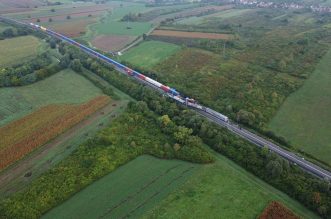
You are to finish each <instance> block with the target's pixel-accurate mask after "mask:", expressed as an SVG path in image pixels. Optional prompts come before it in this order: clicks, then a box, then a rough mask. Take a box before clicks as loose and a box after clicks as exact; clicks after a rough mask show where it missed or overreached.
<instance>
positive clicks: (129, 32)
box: [82, 2, 152, 51]
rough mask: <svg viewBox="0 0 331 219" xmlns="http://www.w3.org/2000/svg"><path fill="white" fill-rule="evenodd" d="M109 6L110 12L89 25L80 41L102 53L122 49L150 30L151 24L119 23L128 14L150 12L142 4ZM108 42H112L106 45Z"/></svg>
mask: <svg viewBox="0 0 331 219" xmlns="http://www.w3.org/2000/svg"><path fill="white" fill-rule="evenodd" d="M111 5H112V10H111V12H107V13H104V14H103V16H102V17H101V18H100V19H99V21H98V22H97V23H95V24H92V25H90V26H89V27H88V31H87V33H86V34H85V35H84V36H82V39H84V40H86V41H89V42H91V43H92V45H93V46H95V47H97V48H100V49H102V50H104V51H114V50H119V49H121V48H123V47H124V46H125V45H127V44H129V43H131V42H132V41H133V40H134V39H136V38H137V37H138V36H141V35H142V34H143V33H147V32H148V31H149V30H150V29H151V28H152V26H151V24H150V23H148V22H122V21H121V19H122V18H123V17H124V16H125V15H127V14H129V13H133V14H135V13H138V12H139V13H143V12H145V11H148V10H151V9H149V8H147V7H146V6H145V5H144V4H141V3H131V2H111ZM121 5H122V6H121ZM128 27H129V28H128ZM113 40H115V42H118V45H115V43H114V41H113ZM110 41H112V42H111V43H110V44H108V43H107V42H110ZM106 44H107V45H106Z"/></svg>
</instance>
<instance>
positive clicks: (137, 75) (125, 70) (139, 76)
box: [30, 23, 229, 123]
mask: <svg viewBox="0 0 331 219" xmlns="http://www.w3.org/2000/svg"><path fill="white" fill-rule="evenodd" d="M30 26H31V27H32V28H34V29H37V30H41V31H43V32H46V33H47V34H49V35H51V36H53V37H55V38H58V39H60V40H63V41H65V42H67V43H70V44H72V45H74V46H77V47H78V48H80V49H81V50H83V51H84V52H86V53H88V54H90V55H92V56H94V57H96V58H99V59H101V60H103V61H105V62H107V63H109V64H111V65H112V66H114V67H115V69H117V70H118V71H120V72H122V73H124V74H126V75H128V76H130V77H134V78H135V79H137V80H139V81H142V82H144V83H147V84H149V85H152V86H153V87H156V88H157V89H159V90H161V91H162V92H164V93H166V94H167V96H168V97H170V98H171V99H173V100H175V101H176V102H178V103H180V104H183V105H186V106H188V107H191V108H194V109H196V110H200V111H203V112H206V113H208V114H210V115H212V116H213V117H216V118H218V119H220V120H222V121H223V122H226V123H228V122H229V119H228V117H227V116H224V115H222V114H221V113H218V112H216V111H214V110H212V109H210V108H207V107H204V106H202V105H200V104H198V103H197V101H195V100H194V99H191V98H188V97H186V98H184V97H182V95H180V93H179V92H178V91H176V90H175V89H174V88H170V87H168V86H166V85H163V84H161V83H159V82H157V81H155V80H153V79H151V78H149V77H147V76H145V75H143V74H141V73H139V72H137V71H135V70H133V69H131V68H129V67H127V66H125V65H123V64H121V63H119V62H117V61H115V60H113V59H111V58H108V57H107V56H104V55H103V54H101V53H98V52H96V51H94V50H92V49H90V48H88V47H86V46H84V45H82V44H80V43H78V42H76V41H74V40H72V39H70V38H68V37H66V36H64V35H62V34H59V33H57V32H54V31H52V30H50V29H48V28H45V27H43V26H40V25H38V24H34V23H30Z"/></svg>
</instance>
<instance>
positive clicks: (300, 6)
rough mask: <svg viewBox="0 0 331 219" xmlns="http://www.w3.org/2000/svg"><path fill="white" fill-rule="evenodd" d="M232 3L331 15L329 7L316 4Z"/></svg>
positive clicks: (252, 0)
mask: <svg viewBox="0 0 331 219" xmlns="http://www.w3.org/2000/svg"><path fill="white" fill-rule="evenodd" d="M232 2H233V3H235V4H239V5H248V6H252V7H259V8H284V9H310V10H312V11H313V12H319V13H331V7H325V6H321V5H318V4H317V5H310V6H307V5H304V4H297V3H275V2H269V1H268V2H264V1H257V0H233V1H232Z"/></svg>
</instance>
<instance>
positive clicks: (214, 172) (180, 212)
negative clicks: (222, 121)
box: [143, 153, 319, 219]
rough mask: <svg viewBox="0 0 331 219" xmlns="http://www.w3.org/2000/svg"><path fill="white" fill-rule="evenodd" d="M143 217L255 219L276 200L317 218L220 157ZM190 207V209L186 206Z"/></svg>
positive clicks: (305, 215) (307, 216) (309, 216)
mask: <svg viewBox="0 0 331 219" xmlns="http://www.w3.org/2000/svg"><path fill="white" fill-rule="evenodd" d="M215 156H217V158H216V162H215V164H212V165H203V166H202V167H201V168H200V169H199V170H198V171H197V172H196V173H194V175H193V176H192V177H190V178H189V179H188V181H187V182H186V183H185V184H184V185H183V186H181V187H180V188H179V189H178V190H176V191H174V192H172V193H171V194H170V195H169V196H168V197H167V198H166V199H164V200H163V201H162V202H160V203H159V204H158V205H157V206H156V207H155V208H154V209H152V210H150V211H148V212H146V214H145V215H144V216H143V218H145V219H146V218H204V217H205V216H206V215H208V217H209V218H233V219H236V218H257V217H258V216H259V215H260V214H261V213H262V211H263V209H264V208H265V207H266V206H267V205H268V203H269V202H270V201H272V200H277V201H279V202H282V203H284V205H285V206H286V207H287V208H289V209H291V210H292V211H293V212H295V213H296V214H297V215H300V216H301V217H302V218H310V219H312V218H319V217H318V216H316V215H315V214H313V213H312V212H310V211H309V210H307V209H306V208H305V207H303V206H302V205H301V204H299V203H298V202H296V201H294V200H293V199H291V198H290V197H288V196H287V195H285V194H284V193H282V192H280V191H279V190H276V189H275V188H273V187H271V186H269V185H268V184H266V183H265V182H263V181H261V180H259V179H258V178H256V177H255V176H253V175H251V174H249V173H248V172H246V171H245V170H243V169H242V168H241V167H239V166H238V165H237V164H235V163H233V162H232V161H230V160H228V159H227V158H225V157H223V156H222V155H220V154H216V153H215ZM188 206H190V207H188Z"/></svg>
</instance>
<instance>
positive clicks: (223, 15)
mask: <svg viewBox="0 0 331 219" xmlns="http://www.w3.org/2000/svg"><path fill="white" fill-rule="evenodd" d="M251 10H252V9H229V10H225V11H221V12H218V13H215V14H211V15H205V16H200V17H196V16H194V17H189V18H185V19H182V20H180V21H178V22H177V23H178V24H186V25H197V24H202V23H204V21H205V20H206V19H215V18H216V19H218V20H220V19H227V18H232V17H236V16H241V15H243V14H245V13H247V12H249V11H251Z"/></svg>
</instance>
